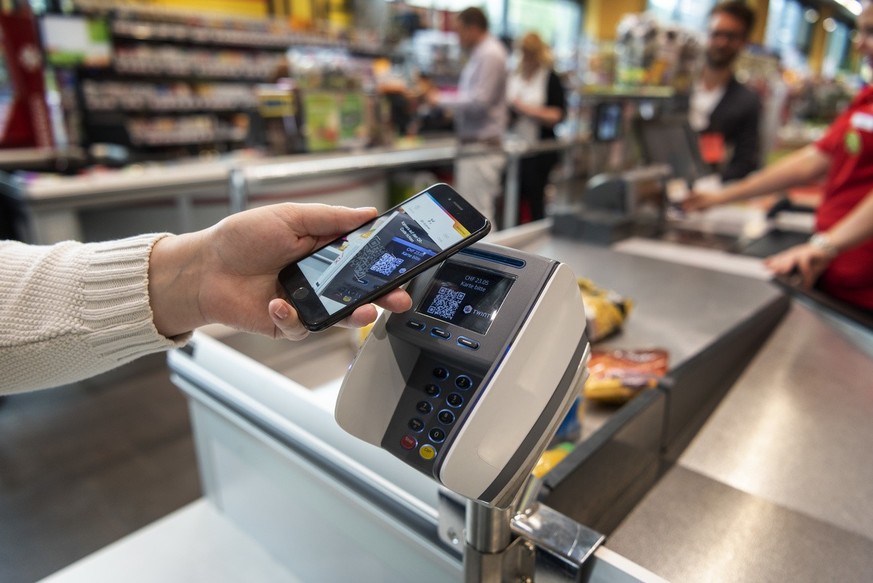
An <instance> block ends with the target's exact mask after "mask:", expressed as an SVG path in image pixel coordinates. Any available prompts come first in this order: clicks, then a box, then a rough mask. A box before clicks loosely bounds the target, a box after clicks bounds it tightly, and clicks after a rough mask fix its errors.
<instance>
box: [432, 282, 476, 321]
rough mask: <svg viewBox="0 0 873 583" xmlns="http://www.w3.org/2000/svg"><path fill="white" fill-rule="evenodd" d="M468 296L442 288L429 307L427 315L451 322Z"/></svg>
mask: <svg viewBox="0 0 873 583" xmlns="http://www.w3.org/2000/svg"><path fill="white" fill-rule="evenodd" d="M465 295H467V294H465V293H464V292H462V291H455V290H453V289H450V288H447V287H441V288H440V289H439V291H437V294H436V296H435V297H434V299H433V301H432V302H431V303H430V305H429V306H428V307H427V310H426V311H427V313H428V314H431V315H433V316H436V317H437V318H441V319H443V320H451V319H452V318H454V317H455V312H457V311H458V306H460V305H461V302H462V301H464V296H465Z"/></svg>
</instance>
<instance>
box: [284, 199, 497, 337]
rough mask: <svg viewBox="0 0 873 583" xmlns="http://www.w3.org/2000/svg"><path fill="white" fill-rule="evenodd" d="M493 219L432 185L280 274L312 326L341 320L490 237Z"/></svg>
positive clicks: (299, 311)
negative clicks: (483, 238)
mask: <svg viewBox="0 0 873 583" xmlns="http://www.w3.org/2000/svg"><path fill="white" fill-rule="evenodd" d="M490 230H491V223H490V222H489V221H488V219H486V218H485V216H484V215H482V214H481V213H480V212H479V211H477V210H476V208H475V207H474V206H473V205H472V204H470V203H469V202H467V201H466V200H464V198H463V197H462V196H461V195H460V194H458V193H457V192H455V190H454V189H453V188H452V187H450V186H449V185H447V184H435V185H433V186H431V187H429V188H427V189H425V190H423V191H421V192H419V193H418V194H416V195H415V196H413V197H411V198H409V199H408V200H406V201H404V202H402V203H401V204H399V205H397V206H396V207H394V208H392V209H391V210H389V211H387V212H385V213H383V214H381V215H379V216H378V217H376V218H375V219H373V220H372V221H369V222H368V223H365V224H364V225H362V226H361V227H359V228H358V229H356V230H354V231H352V232H351V233H348V234H346V235H344V236H342V237H339V238H338V239H336V240H334V241H332V242H331V243H328V244H327V245H325V246H324V247H321V248H320V249H317V250H316V251H314V252H312V253H311V254H309V255H307V256H306V257H304V258H303V259H301V260H300V261H297V262H296V263H292V264H290V265H288V266H286V267H285V268H284V269H282V271H281V272H280V273H279V283H280V284H281V285H282V288H283V289H284V290H285V293H286V294H287V296H288V300H289V301H290V302H291V304H293V306H294V308H295V309H296V310H297V314H298V316H299V317H300V321H301V322H302V323H303V325H304V326H305V327H306V328H307V329H308V330H313V331H318V330H324V329H325V328H327V327H329V326H331V325H333V324H336V323H337V322H339V321H340V320H342V319H343V318H345V317H346V316H348V315H349V314H351V313H352V312H353V311H354V310H355V308H357V307H358V306H361V305H364V304H366V303H369V302H372V301H373V300H375V299H376V298H378V297H380V296H382V295H384V294H386V293H388V292H389V291H391V290H392V289H394V288H396V287H398V286H399V285H402V284H403V283H405V282H407V281H409V280H410V279H412V278H413V277H415V276H416V275H418V274H419V273H421V272H423V271H425V270H427V269H429V268H430V267H433V266H434V265H436V264H438V263H440V262H442V261H443V260H444V259H446V258H447V257H449V256H451V255H452V254H454V253H455V252H457V251H460V250H461V249H463V248H464V247H466V246H468V245H471V244H472V243H475V242H476V241H478V240H479V239H481V238H482V237H484V236H485V235H487V234H488V231H490Z"/></svg>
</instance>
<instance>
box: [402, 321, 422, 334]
mask: <svg viewBox="0 0 873 583" xmlns="http://www.w3.org/2000/svg"><path fill="white" fill-rule="evenodd" d="M406 325H407V326H409V327H410V328H412V329H413V330H418V331H419V332H421V331H422V330H424V322H419V321H418V320H408V321H407V322H406Z"/></svg>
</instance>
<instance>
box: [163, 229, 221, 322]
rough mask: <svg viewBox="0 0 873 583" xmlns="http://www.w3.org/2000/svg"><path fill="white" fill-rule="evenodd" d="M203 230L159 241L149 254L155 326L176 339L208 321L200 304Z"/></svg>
mask: <svg viewBox="0 0 873 583" xmlns="http://www.w3.org/2000/svg"><path fill="white" fill-rule="evenodd" d="M201 239H202V238H201V237H200V234H199V233H188V234H184V235H174V236H170V237H166V238H164V239H161V240H160V241H158V242H157V243H156V244H155V246H154V248H153V249H152V254H151V256H150V257H149V302H150V304H151V308H152V317H153V320H154V324H155V328H157V330H158V332H160V333H161V334H162V335H163V336H166V337H167V338H172V337H174V336H178V335H180V334H184V333H187V332H190V331H191V330H193V329H195V328H198V327H200V326H202V325H204V324H206V323H207V322H206V320H205V318H204V317H203V311H202V309H201V306H200V295H201V294H200V283H201V281H202V279H203V278H202V266H203V261H202V259H201V256H202V250H201V247H202V244H201Z"/></svg>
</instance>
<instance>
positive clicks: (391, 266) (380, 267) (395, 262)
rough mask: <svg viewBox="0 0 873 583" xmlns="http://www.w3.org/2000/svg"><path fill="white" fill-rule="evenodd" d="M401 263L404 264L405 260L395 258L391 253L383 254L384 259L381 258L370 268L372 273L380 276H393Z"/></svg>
mask: <svg viewBox="0 0 873 583" xmlns="http://www.w3.org/2000/svg"><path fill="white" fill-rule="evenodd" d="M401 263H403V259H400V258H399V257H394V256H393V255H391V254H390V253H383V254H382V257H380V258H379V259H378V260H377V261H376V263H374V264H373V266H372V267H370V271H373V272H375V273H378V274H379V275H385V276H388V275H391V274H392V273H393V272H394V270H395V269H397V267H398V266H400V264H401Z"/></svg>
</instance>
